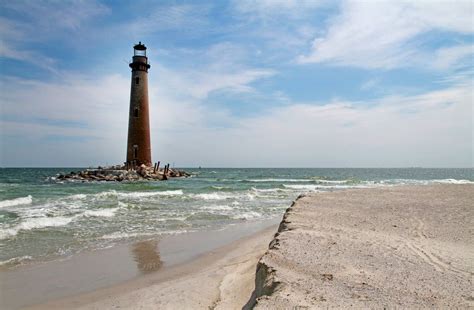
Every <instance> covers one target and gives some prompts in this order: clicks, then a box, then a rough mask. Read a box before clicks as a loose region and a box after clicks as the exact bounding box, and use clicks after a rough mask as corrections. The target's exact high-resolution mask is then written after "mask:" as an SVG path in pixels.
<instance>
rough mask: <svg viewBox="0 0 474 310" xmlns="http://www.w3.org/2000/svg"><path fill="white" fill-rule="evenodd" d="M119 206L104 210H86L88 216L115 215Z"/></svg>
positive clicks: (85, 214)
mask: <svg viewBox="0 0 474 310" xmlns="http://www.w3.org/2000/svg"><path fill="white" fill-rule="evenodd" d="M118 209H119V208H109V209H102V210H86V212H84V216H86V217H113V216H114V215H115V213H116V212H117V210H118Z"/></svg>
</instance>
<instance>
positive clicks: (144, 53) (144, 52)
mask: <svg viewBox="0 0 474 310" xmlns="http://www.w3.org/2000/svg"><path fill="white" fill-rule="evenodd" d="M134 51H135V53H134V55H135V56H146V50H142V49H140V50H138V49H134Z"/></svg>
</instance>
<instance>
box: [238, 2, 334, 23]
mask: <svg viewBox="0 0 474 310" xmlns="http://www.w3.org/2000/svg"><path fill="white" fill-rule="evenodd" d="M326 2H327V1H321V0H237V1H234V2H233V4H234V7H235V8H236V10H237V11H238V12H240V13H245V14H251V15H254V16H256V17H257V18H261V19H264V20H268V19H274V18H277V16H278V15H280V16H281V15H284V16H286V17H289V18H293V19H300V18H302V17H303V16H305V15H306V14H307V13H308V10H311V9H314V8H317V7H320V6H321V5H323V4H324V3H326Z"/></svg>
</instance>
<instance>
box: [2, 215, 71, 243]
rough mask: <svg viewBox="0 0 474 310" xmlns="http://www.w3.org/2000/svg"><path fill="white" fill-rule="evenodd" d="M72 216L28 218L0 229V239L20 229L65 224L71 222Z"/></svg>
mask: <svg viewBox="0 0 474 310" xmlns="http://www.w3.org/2000/svg"><path fill="white" fill-rule="evenodd" d="M74 218H75V217H65V216H58V217H35V218H29V219H26V220H25V221H23V222H21V223H20V224H18V225H16V226H14V227H12V228H7V229H2V230H0V240H2V239H6V238H8V237H12V236H15V235H16V234H18V232H20V231H21V230H33V229H39V228H46V227H59V226H66V225H67V224H69V223H71V222H72V221H73V220H74Z"/></svg>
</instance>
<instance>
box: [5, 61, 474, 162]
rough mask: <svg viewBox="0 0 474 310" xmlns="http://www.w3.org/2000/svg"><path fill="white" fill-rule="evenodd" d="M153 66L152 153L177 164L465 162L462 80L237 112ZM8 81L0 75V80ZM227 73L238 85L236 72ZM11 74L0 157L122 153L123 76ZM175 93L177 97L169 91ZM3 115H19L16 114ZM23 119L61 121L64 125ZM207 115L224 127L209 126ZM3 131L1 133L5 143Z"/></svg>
mask: <svg viewBox="0 0 474 310" xmlns="http://www.w3.org/2000/svg"><path fill="white" fill-rule="evenodd" d="M163 70H164V68H160V70H159V71H161V72H162V73H166V75H165V74H164V75H163V76H162V77H161V76H158V77H155V76H153V77H151V79H150V103H151V109H150V110H151V123H152V147H153V158H154V160H162V161H164V162H176V164H177V165H180V166H183V165H195V166H198V165H201V166H278V167H282V166H318V167H334V166H355V167H356V166H359V167H360V166H366V167H367V166H370V167H378V166H471V165H472V149H471V147H472V143H473V140H472V100H473V98H472V96H473V95H472V89H471V86H470V82H469V81H467V82H466V81H464V83H460V84H457V85H454V86H451V87H447V88H445V89H441V90H437V91H431V92H427V93H424V94H420V95H416V96H402V95H399V96H386V97H381V98H379V99H377V100H371V101H369V102H351V101H334V102H328V103H318V104H311V103H297V102H293V103H291V104H287V105H285V106H282V107H278V108H269V109H268V110H267V111H266V113H264V114H260V115H258V116H253V117H245V118H240V117H235V116H232V115H231V114H229V113H228V112H227V111H226V110H225V109H210V108H209V107H206V106H205V105H203V104H202V101H201V98H203V97H204V96H205V94H204V93H203V94H201V93H197V94H196V93H194V90H193V89H192V87H190V86H192V84H193V83H196V85H194V87H196V88H199V87H200V85H202V86H203V88H205V89H207V90H208V92H211V91H214V90H215V89H218V88H216V87H217V86H216V87H208V86H207V85H206V84H205V83H204V84H201V83H202V81H205V80H206V78H207V77H203V80H199V79H196V80H188V79H187V78H183V77H186V76H187V74H183V75H181V74H180V73H178V72H172V71H171V70H169V69H168V72H165V71H163ZM169 76H171V79H168V77H169ZM231 80H233V79H231ZM11 82H12V81H8V80H7V81H4V82H3V86H2V87H3V88H4V87H5V83H11ZM234 82H235V83H236V85H245V84H241V83H243V82H242V80H240V79H239V78H236V79H235V80H234ZM16 83H17V86H16V87H9V90H10V91H9V92H4V91H2V97H1V100H2V107H3V111H2V115H4V116H5V115H6V116H10V119H8V120H5V121H3V122H2V123H1V125H0V126H1V127H0V128H1V130H2V137H3V138H2V139H4V140H3V141H1V144H2V145H1V147H0V148H1V149H2V152H3V154H2V157H3V159H2V160H1V161H2V165H24V164H30V165H31V164H33V165H58V166H64V165H96V164H105V163H106V162H107V163H109V164H110V163H118V162H121V161H122V160H123V156H125V155H124V149H125V147H126V145H125V141H126V139H125V137H126V130H127V113H128V96H129V79H128V77H122V76H108V77H104V78H101V79H98V80H88V79H85V78H77V77H70V79H69V80H67V81H66V82H64V83H55V84H47V83H40V82H31V81H16ZM229 83H230V82H229ZM229 85H231V84H229ZM220 87H224V88H225V87H227V84H221V86H220ZM183 93H185V96H184V98H183V97H182V96H180V95H179V94H183ZM15 113H16V114H15ZM12 115H13V116H15V115H16V117H18V118H20V119H21V117H27V119H26V120H24V121H17V120H15V119H14V118H12V117H11V116H12ZM28 118H37V119H45V118H47V119H57V120H64V121H69V122H72V124H73V126H69V127H68V126H61V121H60V122H59V125H58V123H57V122H51V123H47V122H46V123H45V122H32V121H28ZM216 121H220V123H221V124H224V125H225V126H224V127H222V126H218V127H216V126H214V124H215V123H216ZM76 123H78V124H82V123H85V124H86V126H75V125H74V124H76ZM57 136H58V137H59V138H60V137H61V136H65V137H67V138H65V139H64V140H63V141H60V142H61V143H54V141H49V140H48V139H46V140H45V138H48V137H50V138H51V139H52V140H54V139H55V137H57ZM83 138H84V139H83ZM6 139H10V140H8V148H7V147H6V141H7V140H6ZM51 139H50V140H51ZM31 150H34V153H32V151H31ZM6 152H8V153H6ZM53 159H54V160H53Z"/></svg>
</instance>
